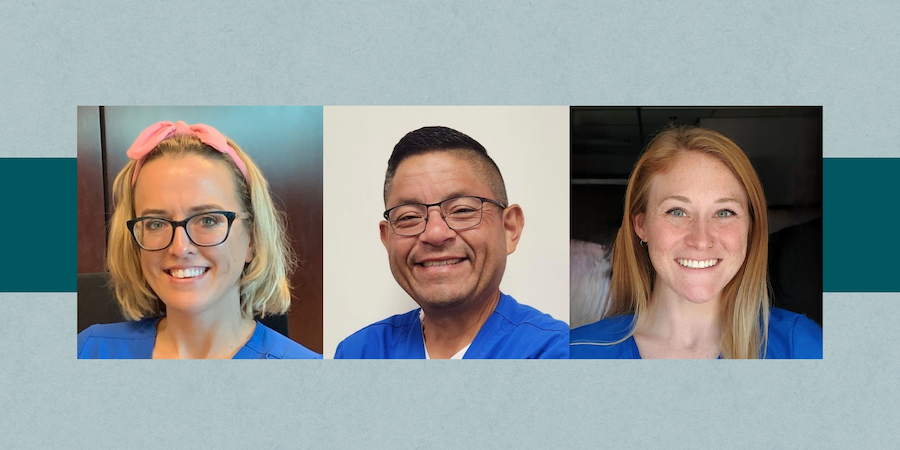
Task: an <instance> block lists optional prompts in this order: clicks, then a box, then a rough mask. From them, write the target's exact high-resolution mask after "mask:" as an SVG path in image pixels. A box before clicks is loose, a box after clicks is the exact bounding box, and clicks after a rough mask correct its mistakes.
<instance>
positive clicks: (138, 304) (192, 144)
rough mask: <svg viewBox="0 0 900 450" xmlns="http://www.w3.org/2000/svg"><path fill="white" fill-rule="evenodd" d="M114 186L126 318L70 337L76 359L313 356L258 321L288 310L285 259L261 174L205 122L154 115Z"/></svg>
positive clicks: (118, 276)
mask: <svg viewBox="0 0 900 450" xmlns="http://www.w3.org/2000/svg"><path fill="white" fill-rule="evenodd" d="M128 156H129V158H131V161H130V162H129V163H128V164H127V165H126V166H125V167H124V168H123V169H122V171H121V172H119V174H118V176H117V177H116V180H115V182H114V185H113V199H114V202H115V204H116V208H115V212H114V213H113V215H112V218H111V220H110V225H109V248H108V254H107V266H108V268H109V272H110V275H111V277H112V279H113V282H114V284H115V290H116V296H117V298H118V300H119V303H120V305H121V307H122V311H123V313H124V315H125V316H126V317H127V318H128V319H130V321H128V322H122V323H115V324H103V325H93V326H91V327H89V328H87V329H86V330H84V331H82V332H81V333H79V334H78V357H79V358H104V359H105V358H154V359H163V358H192V359H194V358H197V359H202V358H209V359H213V358H216V359H231V358H234V359H287V358H291V359H293V358H321V357H322V356H321V355H318V354H316V353H314V352H312V351H310V350H308V349H306V348H305V347H303V346H302V345H300V344H298V343H296V342H294V341H291V340H290V339H288V338H286V337H284V336H282V335H281V334H279V333H277V332H275V331H273V330H272V329H270V328H268V327H266V326H265V325H263V324H261V323H258V322H257V321H256V320H254V316H256V315H258V316H265V315H266V314H283V313H286V312H287V310H288V308H289V307H290V300H291V296H290V288H289V286H288V274H289V272H290V270H291V267H292V256H291V251H290V247H289V246H288V241H287V237H286V235H285V226H284V223H283V219H282V217H281V215H280V213H279V212H278V211H277V210H276V209H275V206H274V204H273V203H272V198H271V196H270V194H269V187H268V183H267V182H266V180H265V178H263V175H262V173H261V172H260V170H259V169H258V168H257V167H256V165H255V164H254V163H253V161H252V160H251V159H250V158H249V157H248V156H247V155H246V154H245V153H244V152H243V151H242V150H241V149H240V147H238V146H237V145H236V144H235V143H234V142H232V141H231V140H229V139H227V138H226V137H225V136H223V135H222V134H221V133H219V132H218V131H217V130H216V129H214V128H212V127H210V126H208V125H203V124H196V125H187V124H186V123H184V122H177V123H172V122H159V123H156V124H154V125H151V126H150V127H148V128H147V129H146V130H144V131H143V132H142V133H141V134H140V136H138V138H137V140H135V142H134V144H132V146H131V148H130V149H129V150H128Z"/></svg>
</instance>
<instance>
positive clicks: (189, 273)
mask: <svg viewBox="0 0 900 450" xmlns="http://www.w3.org/2000/svg"><path fill="white" fill-rule="evenodd" d="M204 272H206V269H205V268H202V269H201V268H199V267H193V268H190V269H172V270H170V271H169V273H170V274H171V275H172V276H173V277H175V278H194V277H199V276H200V275H203V273H204Z"/></svg>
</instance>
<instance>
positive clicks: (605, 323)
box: [569, 314, 634, 342]
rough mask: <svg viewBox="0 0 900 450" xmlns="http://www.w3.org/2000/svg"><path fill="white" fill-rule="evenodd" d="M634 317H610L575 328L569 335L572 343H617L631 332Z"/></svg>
mask: <svg viewBox="0 0 900 450" xmlns="http://www.w3.org/2000/svg"><path fill="white" fill-rule="evenodd" d="M632 322H634V316H633V315H630V314H628V315H622V316H615V317H608V318H606V319H603V320H599V321H597V322H594V323H589V324H587V325H582V326H580V327H577V328H573V329H572V331H571V332H569V335H570V337H571V340H572V342H574V341H575V340H576V339H577V340H599V341H607V342H608V341H610V340H612V341H617V340H619V339H621V338H622V337H624V336H625V335H627V334H628V333H630V332H631V328H632V326H633V323H632Z"/></svg>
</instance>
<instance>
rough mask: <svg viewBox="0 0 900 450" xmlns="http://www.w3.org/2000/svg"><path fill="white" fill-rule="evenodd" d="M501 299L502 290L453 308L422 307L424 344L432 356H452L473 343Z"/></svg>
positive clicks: (443, 357) (447, 357)
mask: <svg viewBox="0 0 900 450" xmlns="http://www.w3.org/2000/svg"><path fill="white" fill-rule="evenodd" d="M498 303H500V290H499V289H498V290H497V292H496V293H494V294H492V295H491V296H490V297H488V299H487V300H486V301H483V302H477V303H476V304H474V305H472V306H471V307H468V308H465V307H459V308H452V309H449V310H448V309H440V308H438V309H435V308H430V309H427V308H426V307H425V306H423V307H422V311H424V312H425V318H424V320H423V322H422V327H423V335H424V337H425V348H426V349H427V350H428V355H429V356H430V357H431V358H432V359H449V358H451V357H453V355H455V354H457V353H458V352H459V351H460V350H462V349H463V348H464V347H465V346H467V345H469V344H471V343H472V341H473V340H474V339H475V336H476V335H477V334H478V332H479V331H480V330H481V327H482V325H484V323H485V322H487V320H488V318H489V317H490V316H491V314H492V313H493V312H494V310H495V309H496V308H497V304H498Z"/></svg>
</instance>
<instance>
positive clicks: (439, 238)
mask: <svg viewBox="0 0 900 450" xmlns="http://www.w3.org/2000/svg"><path fill="white" fill-rule="evenodd" d="M455 236H456V232H455V231H453V229H451V228H450V227H449V226H448V225H447V222H446V221H444V216H443V215H441V208H440V207H439V206H432V207H431V208H428V221H427V222H425V231H423V232H422V234H420V235H419V240H420V241H422V242H426V243H428V244H431V245H441V244H443V243H444V242H445V241H447V240H449V239H453V238H454V237H455Z"/></svg>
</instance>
